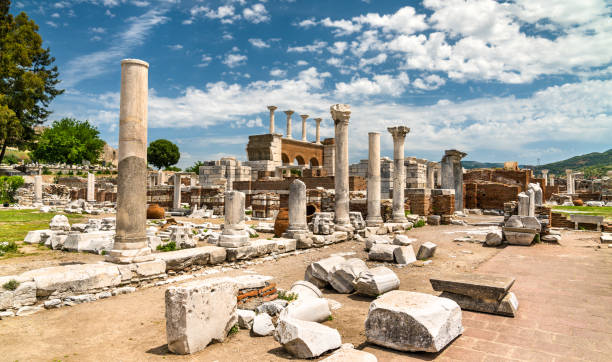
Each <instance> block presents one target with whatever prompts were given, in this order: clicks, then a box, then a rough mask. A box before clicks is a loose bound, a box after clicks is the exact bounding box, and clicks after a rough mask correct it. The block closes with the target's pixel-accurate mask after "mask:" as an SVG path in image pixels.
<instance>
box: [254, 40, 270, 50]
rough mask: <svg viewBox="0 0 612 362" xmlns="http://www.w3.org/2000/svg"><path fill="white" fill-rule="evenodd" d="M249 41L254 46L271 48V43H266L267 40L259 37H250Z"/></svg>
mask: <svg viewBox="0 0 612 362" xmlns="http://www.w3.org/2000/svg"><path fill="white" fill-rule="evenodd" d="M249 43H251V45H252V46H254V47H255V48H269V47H270V44H268V43H266V42H265V41H263V40H262V39H259V38H252V39H249Z"/></svg>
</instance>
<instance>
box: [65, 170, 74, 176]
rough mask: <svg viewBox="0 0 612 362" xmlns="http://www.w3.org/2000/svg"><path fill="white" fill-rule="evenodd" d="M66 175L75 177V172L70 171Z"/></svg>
mask: <svg viewBox="0 0 612 362" xmlns="http://www.w3.org/2000/svg"><path fill="white" fill-rule="evenodd" d="M66 175H68V176H74V171H72V170H70V171H68V173H67V174H66Z"/></svg>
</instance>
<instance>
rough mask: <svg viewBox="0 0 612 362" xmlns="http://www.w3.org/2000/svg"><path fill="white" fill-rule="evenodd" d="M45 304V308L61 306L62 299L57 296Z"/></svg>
mask: <svg viewBox="0 0 612 362" xmlns="http://www.w3.org/2000/svg"><path fill="white" fill-rule="evenodd" d="M44 306H45V309H53V308H59V307H61V306H62V300H61V299H57V298H55V299H49V300H46V301H45V303H44Z"/></svg>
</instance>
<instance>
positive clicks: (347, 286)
mask: <svg viewBox="0 0 612 362" xmlns="http://www.w3.org/2000/svg"><path fill="white" fill-rule="evenodd" d="M366 270H368V266H367V265H366V263H365V262H364V261H363V260H361V259H358V258H351V259H348V260H346V261H345V262H343V263H340V264H338V265H336V266H335V267H334V270H333V272H332V274H331V278H330V280H329V284H331V286H332V287H333V288H334V289H335V290H336V291H337V292H338V293H352V292H353V290H355V286H354V282H355V279H356V278H357V277H358V276H359V274H361V272H363V271H366Z"/></svg>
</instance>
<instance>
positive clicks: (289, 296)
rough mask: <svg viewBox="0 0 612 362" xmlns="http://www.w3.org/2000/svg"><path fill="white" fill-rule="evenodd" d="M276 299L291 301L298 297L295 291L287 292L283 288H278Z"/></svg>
mask: <svg viewBox="0 0 612 362" xmlns="http://www.w3.org/2000/svg"><path fill="white" fill-rule="evenodd" d="M278 299H283V300H286V301H287V302H292V301H294V300H296V299H298V295H297V294H296V293H288V292H286V291H284V290H279V291H278Z"/></svg>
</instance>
